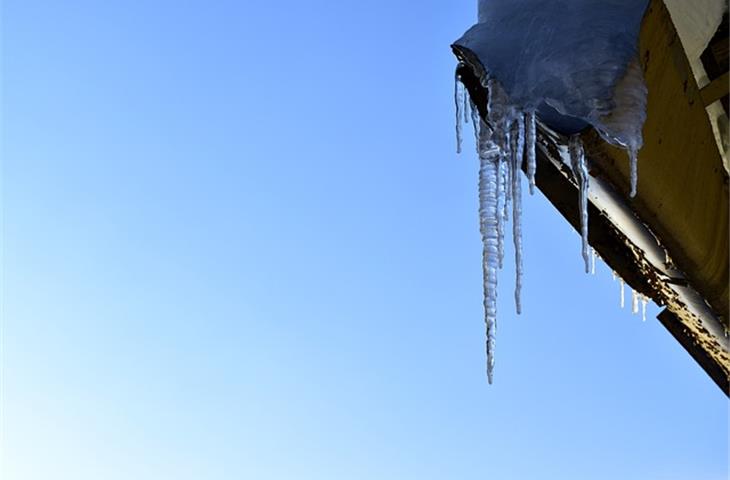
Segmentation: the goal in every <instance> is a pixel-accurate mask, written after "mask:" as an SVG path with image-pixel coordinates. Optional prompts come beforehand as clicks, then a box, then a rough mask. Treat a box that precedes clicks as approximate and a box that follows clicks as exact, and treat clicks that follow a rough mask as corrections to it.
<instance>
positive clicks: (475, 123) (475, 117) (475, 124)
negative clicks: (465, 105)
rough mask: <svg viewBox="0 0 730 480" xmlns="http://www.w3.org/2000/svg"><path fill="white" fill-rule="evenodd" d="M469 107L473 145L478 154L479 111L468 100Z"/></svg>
mask: <svg viewBox="0 0 730 480" xmlns="http://www.w3.org/2000/svg"><path fill="white" fill-rule="evenodd" d="M469 105H470V106H471V126H472V129H473V130H474V144H475V145H476V149H477V154H479V124H480V123H481V122H480V118H479V110H478V109H477V106H476V104H475V103H474V102H472V101H471V98H470V99H469Z"/></svg>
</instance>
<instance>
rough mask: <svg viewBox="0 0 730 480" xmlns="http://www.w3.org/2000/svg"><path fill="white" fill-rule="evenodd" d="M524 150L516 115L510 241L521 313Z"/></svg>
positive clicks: (520, 123)
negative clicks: (513, 245) (513, 253)
mask: <svg viewBox="0 0 730 480" xmlns="http://www.w3.org/2000/svg"><path fill="white" fill-rule="evenodd" d="M524 149H525V123H524V117H523V116H522V115H517V118H516V120H515V123H514V127H513V131H512V239H513V241H514V244H515V308H516V309H517V314H518V315H519V314H520V313H522V220H521V216H522V186H521V181H522V161H523V157H522V152H523V151H524Z"/></svg>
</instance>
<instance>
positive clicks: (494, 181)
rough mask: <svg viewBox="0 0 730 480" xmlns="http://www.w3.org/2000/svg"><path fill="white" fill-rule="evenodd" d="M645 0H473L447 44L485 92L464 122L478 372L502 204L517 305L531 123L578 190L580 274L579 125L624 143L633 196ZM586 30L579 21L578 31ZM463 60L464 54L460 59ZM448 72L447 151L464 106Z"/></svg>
mask: <svg viewBox="0 0 730 480" xmlns="http://www.w3.org/2000/svg"><path fill="white" fill-rule="evenodd" d="M647 1H648V0H583V1H581V2H572V3H570V2H568V3H566V2H563V1H558V0H556V1H545V0H480V2H479V15H478V22H477V23H476V24H475V25H474V26H472V27H471V28H470V29H469V30H467V31H466V33H465V34H464V35H463V36H462V37H461V38H459V39H458V40H457V41H456V42H455V44H454V47H455V48H457V49H458V51H460V52H462V53H464V52H469V55H470V56H471V57H473V58H471V59H470V60H471V61H470V62H469V63H470V64H471V65H477V64H478V65H480V70H479V71H478V72H477V74H476V78H477V79H478V81H479V84H480V85H481V87H482V88H484V89H485V90H486V95H487V99H486V103H485V106H486V111H485V112H483V113H484V116H483V117H481V118H480V121H478V122H477V121H474V122H473V127H474V133H475V136H476V141H477V153H478V155H479V158H480V170H479V215H480V231H481V236H482V243H483V246H484V248H483V260H482V263H483V277H484V312H485V323H486V326H487V375H488V378H489V382H490V383H491V382H492V379H493V369H494V345H495V341H496V340H495V335H496V321H497V301H496V298H497V292H496V290H497V272H498V270H499V268H501V267H502V265H503V252H504V247H503V245H504V241H505V240H504V237H505V235H504V230H505V229H504V223H505V222H506V221H507V219H508V214H509V211H510V207H511V216H512V238H513V241H514V244H515V267H516V285H515V307H516V310H517V313H520V311H521V301H520V295H521V293H520V290H521V277H522V239H521V235H522V233H521V209H522V206H521V195H522V193H521V169H522V165H523V163H524V162H526V163H527V173H528V177H529V184H530V193H532V192H533V189H534V184H535V178H534V176H535V170H536V169H535V140H536V134H535V131H536V120H537V119H538V118H539V119H540V120H541V121H542V122H544V123H545V124H547V125H550V126H551V127H552V128H555V129H557V130H559V131H561V132H563V133H567V134H573V135H572V136H571V137H570V140H569V157H570V162H571V169H572V171H573V173H574V176H575V178H577V179H578V182H579V187H580V195H579V209H580V220H581V222H580V223H581V226H580V231H581V238H582V256H583V258H584V260H585V265H586V272H589V271H590V255H589V245H588V198H587V195H588V189H589V181H590V178H589V175H588V170H587V167H586V158H585V155H584V152H583V145H582V141H581V138H580V136H579V135H577V133H578V132H579V131H581V130H583V129H585V128H586V127H588V126H589V125H590V126H592V127H593V128H594V129H595V130H596V131H597V132H599V133H600V135H601V136H602V137H603V138H604V139H605V140H606V141H607V142H609V143H611V144H614V145H616V146H619V147H621V148H624V149H625V150H626V151H627V152H628V158H629V160H630V164H631V196H634V195H636V187H637V158H638V151H639V149H641V147H642V145H643V137H642V127H643V125H644V121H645V119H646V97H647V88H646V85H645V82H644V77H643V73H642V71H641V68H640V66H639V59H638V56H637V42H638V35H639V29H640V26H641V19H642V16H643V13H644V10H645V9H646V5H647ZM588 27H589V28H588ZM465 61H466V60H465ZM460 82H461V79H460V78H459V75H458V68H457V77H456V88H455V104H456V108H457V111H456V133H457V151H460V149H461V136H462V135H461V125H460V122H461V117H462V115H461V113H460V112H459V108H460V106H461V105H464V116H465V119H468V118H469V114H468V113H467V110H469V109H470V108H471V109H472V111H474V109H475V108H477V105H476V104H472V103H469V102H467V101H465V99H462V98H461V96H460V95H462V91H461V90H460V87H459V83H460Z"/></svg>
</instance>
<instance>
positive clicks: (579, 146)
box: [568, 135, 591, 273]
mask: <svg viewBox="0 0 730 480" xmlns="http://www.w3.org/2000/svg"><path fill="white" fill-rule="evenodd" d="M568 149H569V150H570V166H571V168H572V169H573V175H575V178H576V180H577V181H578V189H579V191H580V195H579V203H578V204H579V207H580V237H581V243H582V249H581V253H582V255H583V261H584V262H585V267H586V273H590V271H591V265H590V256H589V254H588V248H589V247H588V168H587V167H586V158H585V154H584V152H583V142H582V141H581V139H580V135H573V136H571V137H570V144H569V146H568Z"/></svg>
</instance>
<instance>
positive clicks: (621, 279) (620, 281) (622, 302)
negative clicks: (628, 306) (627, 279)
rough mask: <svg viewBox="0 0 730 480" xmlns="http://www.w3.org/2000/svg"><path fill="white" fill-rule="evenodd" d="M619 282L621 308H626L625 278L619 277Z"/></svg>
mask: <svg viewBox="0 0 730 480" xmlns="http://www.w3.org/2000/svg"><path fill="white" fill-rule="evenodd" d="M619 284H620V285H621V287H620V288H621V308H624V305H625V302H624V279H623V278H620V279H619Z"/></svg>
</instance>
